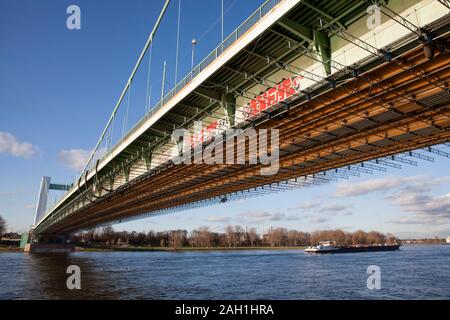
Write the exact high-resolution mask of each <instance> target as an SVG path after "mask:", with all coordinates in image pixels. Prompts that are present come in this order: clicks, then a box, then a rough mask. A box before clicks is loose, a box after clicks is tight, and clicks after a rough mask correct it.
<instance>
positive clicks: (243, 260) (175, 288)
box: [0, 245, 450, 299]
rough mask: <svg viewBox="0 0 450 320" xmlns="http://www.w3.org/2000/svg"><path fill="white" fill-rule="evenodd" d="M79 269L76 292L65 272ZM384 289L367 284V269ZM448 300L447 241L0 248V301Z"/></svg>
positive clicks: (449, 267) (449, 258)
mask: <svg viewBox="0 0 450 320" xmlns="http://www.w3.org/2000/svg"><path fill="white" fill-rule="evenodd" d="M69 265H78V266H79V267H80V268H81V287H82V288H81V290H72V291H71V290H68V289H67V286H66V280H67V277H68V276H69V275H68V274H67V273H66V269H67V267H68V266H69ZM369 265H377V266H379V267H380V268H381V289H380V290H369V289H367V285H366V283H367V277H368V276H369V275H368V274H367V267H368V266H369ZM49 298H51V299H94V298H100V299H317V298H319V299H438V298H441V299H450V246H439V245H436V246H403V247H402V248H401V250H400V251H398V252H372V253H353V254H335V255H322V256H321V255H308V254H305V253H304V252H303V251H300V250H276V251H269V250H264V251H262V250H255V251H232V252H230V251H227V252H222V251H213V252H100V253H95V252H78V253H72V254H53V255H39V254H31V255H29V254H23V253H0V299H49Z"/></svg>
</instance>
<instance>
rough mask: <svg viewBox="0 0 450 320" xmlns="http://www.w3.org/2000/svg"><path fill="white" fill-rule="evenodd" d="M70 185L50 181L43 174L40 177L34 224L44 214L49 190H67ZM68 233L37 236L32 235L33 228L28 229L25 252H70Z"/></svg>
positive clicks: (71, 248) (71, 246)
mask: <svg viewBox="0 0 450 320" xmlns="http://www.w3.org/2000/svg"><path fill="white" fill-rule="evenodd" d="M71 187H72V185H66V184H57V183H51V178H50V177H47V176H44V177H42V179H41V185H40V188H39V195H38V200H37V204H36V213H35V216H34V223H33V226H35V225H36V224H37V223H38V222H39V221H40V220H41V219H42V218H43V217H44V215H45V212H46V210H47V202H48V195H49V192H50V190H55V191H68V190H69V189H70V188H71ZM68 240H69V237H68V235H51V236H46V235H39V237H37V236H35V235H33V230H31V231H30V234H29V237H28V239H27V244H25V248H24V251H25V252H70V251H73V249H74V247H73V245H71V244H70V243H69V241H68Z"/></svg>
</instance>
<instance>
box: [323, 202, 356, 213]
mask: <svg viewBox="0 0 450 320" xmlns="http://www.w3.org/2000/svg"><path fill="white" fill-rule="evenodd" d="M352 208H353V205H345V204H328V205H325V206H323V207H322V208H321V209H320V212H329V213H342V212H345V213H348V212H350V210H351V209H352Z"/></svg>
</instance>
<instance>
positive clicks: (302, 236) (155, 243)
mask: <svg viewBox="0 0 450 320" xmlns="http://www.w3.org/2000/svg"><path fill="white" fill-rule="evenodd" d="M72 241H73V242H74V243H76V244H80V245H94V246H95V245H98V246H123V245H130V246H151V247H172V248H181V247H194V248H200V247H202V248H213V247H230V248H231V247H249V246H252V247H253V246H270V247H287V246H307V245H314V244H317V243H319V242H320V241H335V242H336V243H337V245H340V246H348V245H369V244H385V243H395V242H398V239H396V238H395V237H394V236H393V235H392V234H383V233H380V232H377V231H370V232H365V231H362V230H358V231H355V232H345V231H342V230H339V229H337V230H320V231H314V232H303V231H298V230H288V229H286V228H270V229H268V230H267V231H266V232H264V234H260V233H258V232H257V231H256V229H255V228H249V229H247V228H244V227H242V226H239V225H237V226H231V225H228V226H226V227H225V228H224V232H223V233H218V232H213V231H211V229H210V228H209V227H207V226H203V227H200V228H198V229H195V230H193V231H191V232H188V231H186V230H170V231H158V232H156V231H148V232H136V231H132V232H128V231H114V229H113V228H112V227H111V226H106V227H102V228H97V229H92V230H89V231H86V232H82V233H78V234H75V235H73V236H72Z"/></svg>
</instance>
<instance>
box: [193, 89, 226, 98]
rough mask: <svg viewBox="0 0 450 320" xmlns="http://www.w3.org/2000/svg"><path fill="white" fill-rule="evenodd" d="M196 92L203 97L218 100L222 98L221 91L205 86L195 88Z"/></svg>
mask: <svg viewBox="0 0 450 320" xmlns="http://www.w3.org/2000/svg"><path fill="white" fill-rule="evenodd" d="M194 93H195V94H196V95H198V96H201V97H203V98H206V99H211V100H216V101H217V100H218V101H220V99H221V98H222V96H221V94H220V92H217V91H213V90H209V89H205V88H197V89H195V91H194Z"/></svg>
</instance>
